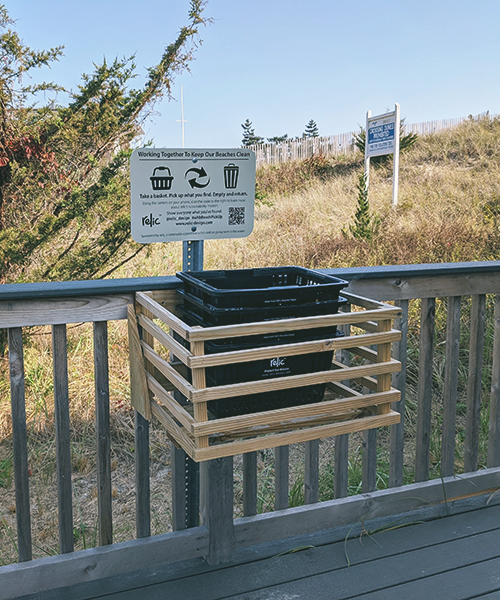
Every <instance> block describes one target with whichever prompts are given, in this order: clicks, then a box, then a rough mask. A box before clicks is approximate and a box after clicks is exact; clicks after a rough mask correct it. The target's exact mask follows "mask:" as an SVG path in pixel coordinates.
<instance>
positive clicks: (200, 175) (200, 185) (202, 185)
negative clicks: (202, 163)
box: [184, 167, 210, 189]
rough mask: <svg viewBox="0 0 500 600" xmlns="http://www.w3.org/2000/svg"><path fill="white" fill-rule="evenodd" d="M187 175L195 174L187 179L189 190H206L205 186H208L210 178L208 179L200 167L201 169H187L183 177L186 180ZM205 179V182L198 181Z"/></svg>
mask: <svg viewBox="0 0 500 600" xmlns="http://www.w3.org/2000/svg"><path fill="white" fill-rule="evenodd" d="M189 173H195V176H194V177H191V179H188V183H189V185H190V186H191V189H194V188H206V187H207V185H209V183H210V177H208V173H207V172H206V171H205V169H204V167H201V169H189V170H188V171H186V174H185V175H184V177H186V178H187V176H188V175H189ZM205 177H208V179H207V181H206V182H203V183H200V182H199V181H198V180H199V179H204V178H205Z"/></svg>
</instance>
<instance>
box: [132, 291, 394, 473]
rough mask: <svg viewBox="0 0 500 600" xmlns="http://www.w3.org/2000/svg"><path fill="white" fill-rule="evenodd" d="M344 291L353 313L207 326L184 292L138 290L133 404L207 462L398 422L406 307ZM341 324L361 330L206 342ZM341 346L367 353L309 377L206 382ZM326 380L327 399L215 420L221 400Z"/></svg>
mask: <svg viewBox="0 0 500 600" xmlns="http://www.w3.org/2000/svg"><path fill="white" fill-rule="evenodd" d="M342 295H343V296H344V297H345V298H346V299H347V300H348V302H349V303H350V305H351V312H341V313H338V314H335V315H326V316H314V317H305V318H293V319H284V320H277V321H265V322H260V323H249V324H242V325H226V326H220V327H206V328H202V327H191V326H189V325H187V324H186V323H184V322H183V320H182V319H181V318H180V316H179V315H178V314H176V312H177V311H176V309H175V306H176V303H178V302H179V299H178V296H177V293H176V292H175V290H167V291H159V292H148V293H142V292H139V293H137V294H136V299H135V305H129V307H128V309H129V340H130V355H131V356H130V358H131V388H132V404H133V406H134V407H135V408H136V409H137V410H138V411H139V412H140V413H141V414H142V415H143V416H144V417H145V418H146V419H148V420H149V419H150V418H151V415H154V416H155V417H157V418H158V419H159V420H160V422H161V423H162V424H163V426H164V427H165V428H166V431H167V433H168V435H169V437H170V438H171V439H172V440H173V441H174V443H175V444H177V445H178V446H180V447H181V448H183V449H184V450H185V452H186V453H187V454H188V455H189V456H190V457H191V458H192V459H193V460H195V461H197V462H200V461H205V460H211V459H214V458H220V457H223V456H231V455H234V454H240V453H246V452H252V451H254V450H262V449H265V448H273V447H277V446H284V445H288V444H292V443H296V442H303V441H309V440H314V439H320V438H325V437H331V436H336V435H341V434H344V433H351V432H355V431H363V430H367V429H373V428H376V427H381V426H385V425H393V424H395V423H398V422H399V420H400V415H399V413H397V412H394V411H393V410H391V403H392V402H396V401H398V400H399V399H400V392H399V391H398V390H395V389H393V388H392V387H391V374H392V373H394V372H397V371H399V370H400V369H401V363H400V362H398V361H397V360H394V359H392V358H391V345H392V343H393V342H397V341H399V340H400V338H401V333H400V332H399V331H397V330H394V329H393V328H392V321H393V319H394V318H396V317H398V316H400V314H401V310H400V309H399V308H398V307H394V306H391V305H388V304H384V303H381V302H377V301H374V300H370V299H367V298H362V297H360V296H355V295H353V294H350V293H347V292H345V291H344V292H342ZM333 325H336V326H341V325H348V326H350V327H349V330H350V331H351V334H350V335H346V336H345V337H336V338H334V339H331V338H325V339H320V340H316V341H304V342H300V343H293V344H283V345H280V346H266V347H259V348H254V349H249V350H238V351H232V352H224V353H218V354H205V345H204V342H205V341H210V340H221V339H228V338H236V337H238V338H240V339H241V337H242V336H245V335H260V334H269V333H275V332H285V331H292V330H294V331H296V330H303V329H310V328H317V327H325V328H326V327H332V326H333ZM174 332H175V333H176V334H177V336H176V337H177V338H179V336H180V338H181V339H182V340H185V341H186V344H185V345H183V344H182V343H179V342H178V341H176V339H174V337H173V333H174ZM188 348H189V349H188ZM332 350H335V351H338V350H347V351H348V352H349V353H350V356H351V357H358V359H359V358H360V359H362V360H358V359H356V360H353V361H352V365H353V366H346V365H344V364H342V363H340V362H338V361H336V360H333V363H332V369H331V370H329V371H322V372H315V373H308V374H305V375H293V376H287V377H280V378H273V379H265V380H259V381H251V382H248V383H237V384H232V385H221V386H217V387H207V385H206V374H205V369H206V368H207V367H213V366H219V365H231V364H236V363H244V362H251V361H255V360H260V359H272V358H274V357H278V356H279V357H286V356H293V355H305V354H309V353H315V352H326V351H332ZM166 351H168V352H166ZM172 357H175V359H174V360H172ZM322 383H326V384H327V390H326V393H325V397H324V399H323V401H321V402H316V403H314V404H304V405H301V406H293V407H290V408H280V409H275V410H267V411H263V412H255V413H253V414H244V415H240V416H231V417H224V418H213V416H212V415H210V413H209V411H208V409H207V402H209V401H211V400H217V399H222V398H232V397H235V396H237V397H241V398H244V397H245V396H247V395H249V394H252V393H254V394H255V393H259V392H267V391H274V390H286V389H291V388H297V387H302V386H310V385H314V384H322ZM176 391H177V392H180V394H182V397H184V398H182V397H181V398H182V399H179V397H180V396H179V394H176V393H175V392H176ZM367 392H368V393H367ZM174 396H175V397H174Z"/></svg>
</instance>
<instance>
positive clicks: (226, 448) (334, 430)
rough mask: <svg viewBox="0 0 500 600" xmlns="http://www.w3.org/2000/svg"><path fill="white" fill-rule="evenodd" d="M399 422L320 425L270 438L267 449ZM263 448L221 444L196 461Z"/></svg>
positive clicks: (386, 418)
mask: <svg viewBox="0 0 500 600" xmlns="http://www.w3.org/2000/svg"><path fill="white" fill-rule="evenodd" d="M398 422H399V413H395V412H390V413H388V414H386V415H374V416H372V417H365V418H363V419H354V420H350V421H341V422H339V423H331V424H328V425H320V426H318V427H311V428H309V429H302V430H300V431H292V432H289V433H277V434H274V435H270V436H268V438H269V439H268V440H265V442H264V443H265V444H266V446H265V447H268V446H271V447H277V446H284V445H287V444H296V443H300V442H308V441H310V440H313V439H319V438H324V437H325V438H326V437H332V436H335V435H342V434H344V433H352V432H353V431H364V430H365V429H372V428H376V427H384V426H388V425H393V424H394V423H398ZM262 447H263V439H261V438H255V439H250V440H243V441H237V442H230V443H227V444H219V445H217V446H210V447H209V448H201V449H199V450H196V453H195V454H196V460H200V461H203V460H211V459H213V458H219V457H222V456H231V455H233V454H243V453H245V452H253V451H254V450H256V449H259V448H262Z"/></svg>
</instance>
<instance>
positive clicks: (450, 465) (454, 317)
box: [441, 296, 461, 477]
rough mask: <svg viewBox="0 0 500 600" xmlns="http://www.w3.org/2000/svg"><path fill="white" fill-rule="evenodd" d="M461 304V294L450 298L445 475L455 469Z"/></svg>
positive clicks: (443, 453) (444, 450)
mask: <svg viewBox="0 0 500 600" xmlns="http://www.w3.org/2000/svg"><path fill="white" fill-rule="evenodd" d="M460 304H461V297H460V296H452V297H451V298H448V314H447V319H446V357H445V371H444V390H443V428H442V429H443V438H442V447H441V475H442V476H443V477H449V476H450V475H453V473H454V471H455V422H456V418H457V396H458V357H459V346H460Z"/></svg>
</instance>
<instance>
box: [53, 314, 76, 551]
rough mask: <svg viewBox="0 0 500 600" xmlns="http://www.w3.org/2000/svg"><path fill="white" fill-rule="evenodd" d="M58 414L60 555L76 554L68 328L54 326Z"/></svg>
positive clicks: (56, 415)
mask: <svg viewBox="0 0 500 600" xmlns="http://www.w3.org/2000/svg"><path fill="white" fill-rule="evenodd" d="M52 360H53V365H54V413H55V424H56V461H57V488H58V517H59V552H60V553H61V554H64V553H66V552H73V548H74V546H73V497H72V488H71V443H70V429H69V389H68V348H67V341H66V325H53V326H52Z"/></svg>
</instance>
